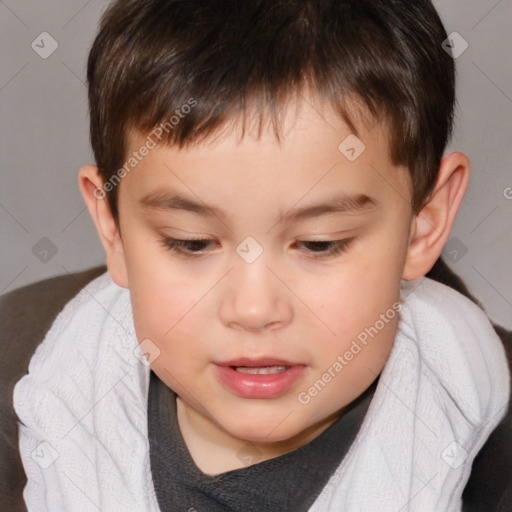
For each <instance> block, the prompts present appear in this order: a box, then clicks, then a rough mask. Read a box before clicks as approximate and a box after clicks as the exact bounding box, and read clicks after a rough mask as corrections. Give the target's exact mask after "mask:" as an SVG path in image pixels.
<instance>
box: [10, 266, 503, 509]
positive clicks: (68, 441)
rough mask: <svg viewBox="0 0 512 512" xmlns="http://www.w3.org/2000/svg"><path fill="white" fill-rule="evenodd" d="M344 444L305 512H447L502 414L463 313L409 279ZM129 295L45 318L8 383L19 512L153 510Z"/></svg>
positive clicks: (94, 293)
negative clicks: (386, 351) (15, 421)
mask: <svg viewBox="0 0 512 512" xmlns="http://www.w3.org/2000/svg"><path fill="white" fill-rule="evenodd" d="M408 285H409V286H406V287H404V289H403V290H402V298H403V299H404V303H403V307H402V311H401V313H400V315H401V316H400V322H399V326H398V330H397V334H396V338H395V342H394V345H393V349H392V351H391V354H390V356H389V358H388V361H387V362H386V365H385V367H384V369H383V371H382V373H381V375H380V378H379V383H378V386H377V389H376V391H375V395H374V398H373V400H372V402H371V404H370V407H369V409H368V413H367V414H366V416H365V419H364V421H363V424H362V426H361V429H360V430H359V432H358V434H357V436H356V439H355V441H354V442H353V444H352V446H351V447H350V449H349V451H348V453H347V455H346V456H345V458H344V459H343V461H342V463H341V464H340V466H339V467H338V468H337V470H336V471H335V473H334V474H333V475H332V477H331V478H330V479H329V482H328V483H327V485H326V486H325V488H324V489H323V491H322V493H321V494H320V496H319V497H318V499H317V500H316V501H315V503H314V504H313V506H312V507H311V509H310V511H312V512H342V511H343V512H347V511H349V512H358V511H359V512H374V511H375V510H379V511H382V512H388V511H389V512H391V511H392V512H397V511H399V510H400V511H401V512H406V511H413V512H440V511H449V512H451V511H460V507H461V494H462V491H463V489H464V486H465V484H466V482H467V480H468V478H469V474H470V471H471V464H472V461H473V459H474V457H475V455H476V453H477V452H478V450H479V449H480V448H481V446H482V445H483V443H484V442H485V440H486V439H487V438H488V436H489V434H490V433H491V432H492V430H493V429H494V428H495V427H496V425H497V424H498V423H499V421H500V420H501V418H502V417H503V416H504V415H505V412H506V408H507V405H508V401H509V394H510V387H509V386H510V385H509V370H508V366H507V362H506V358H505V352H504V349H503V346H502V344H501V341H500V340H499V338H498V337H497V335H496V334H495V332H494V330H493V329H492V326H491V325H490V322H489V320H488V319H487V317H486V316H485V314H484V313H483V311H481V310H480V309H479V308H478V307H477V306H475V305H474V304H473V303H472V302H471V301H470V300H468V299H466V298H465V297H464V296H462V295H461V294H459V293H458V292H456V291H454V290H452V289H450V288H448V287H446V286H444V285H442V284H439V283H436V282H434V281H431V280H430V279H421V280H418V281H415V282H413V283H408ZM141 360H144V358H143V357H142V355H141V352H140V350H139V349H138V344H137V340H136V337H135V333H134V326H133V318H132V311H131V304H130V295H129V291H128V290H126V289H123V288H120V287H118V286H117V285H116V284H115V283H113V281H112V280H111V278H110V277H109V275H108V273H106V274H104V275H102V276H100V277H98V278H97V279H95V280H94V281H92V282H91V283H89V284H88V285H87V286H86V287H85V288H84V289H83V290H82V291H81V292H80V293H79V294H78V295H77V296H76V297H75V298H74V299H73V300H72V301H71V302H69V303H68V304H67V305H66V307H65V308H64V309H63V311H62V312H61V313H60V314H59V316H58V317H57V318H56V320H55V322H54V323H53V325H52V327H51V329H50V331H49V332H48V334H47V335H46V337H45V339H44V341H43V342H42V344H41V345H40V346H39V347H38V348H37V350H36V352H35V353H34V356H33V357H32V359H31V362H30V366H29V374H28V375H26V376H25V377H23V378H22V379H21V380H20V381H18V383H17V384H16V387H15V390H14V407H15V410H16V413H17V414H18V417H19V419H20V441H19V446H20V453H21V457H22V461H23V465H24V468H25V472H26V474H27V478H28V481H27V485H26V487H25V490H24V498H25V501H26V504H27V506H28V508H29V511H30V512H43V511H44V512H60V511H80V512H88V511H97V510H102V511H104V512H118V511H119V512H129V511H133V512H142V511H144V512H153V511H155V512H156V511H158V504H157V500H156V496H155V492H154V488H153V482H152V478H151V471H150V463H149V443H148V432H147V397H148V388H149V375H150V369H149V366H147V365H146V364H143V363H142V362H141Z"/></svg>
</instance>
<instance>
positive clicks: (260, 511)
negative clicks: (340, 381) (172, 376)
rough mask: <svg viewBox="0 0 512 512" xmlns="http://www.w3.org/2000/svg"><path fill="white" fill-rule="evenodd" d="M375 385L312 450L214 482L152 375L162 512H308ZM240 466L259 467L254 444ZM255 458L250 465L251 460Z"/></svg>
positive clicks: (154, 469)
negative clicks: (196, 457)
mask: <svg viewBox="0 0 512 512" xmlns="http://www.w3.org/2000/svg"><path fill="white" fill-rule="evenodd" d="M377 381H378V377H377V379H376V380H375V381H374V382H373V383H372V385H371V386H370V387H369V388H368V389H367V390H366V391H365V392H364V393H363V394H362V395H361V396H360V397H359V398H357V399H356V400H355V401H354V402H352V403H351V404H350V405H349V406H348V407H347V410H346V411H345V413H344V414H343V415H342V416H341V417H340V418H338V419H337V420H336V421H335V422H334V423H333V424H332V425H331V426H330V427H329V428H328V429H326V430H325V431H324V432H322V433H321V434H320V435H319V436H318V437H316V438H315V439H313V440H312V441H311V442H309V443H308V444H306V445H304V446H302V447H300V448H298V449H296V450H294V451H292V452H289V453H286V454H284V455H280V456H278V457H275V458H273V459H269V460H266V461H262V462H259V463H255V464H253V465H250V466H248V467H246V468H242V469H236V470H232V471H227V472H225V473H221V474H219V475H215V476H211V475H206V474H205V473H203V472H202V471H201V470H200V469H199V468H198V467H197V466H196V464H195V463H194V461H193V459H192V457H191V456H190V453H189V451H188V449H187V447H186V445H185V442H184V440H183V437H182V435H181V432H180V430H179V425H178V420H177V416H176V394H175V393H174V392H173V391H172V390H171V389H169V388H168V387H167V386H166V385H165V384H164V383H163V382H162V381H161V380H160V379H159V378H158V377H157V376H156V374H155V373H154V372H151V378H150V385H149V397H148V435H149V444H150V460H151V473H152V477H153V485H154V488H155V492H156V496H157V499H158V504H159V506H160V510H161V511H162V512H178V511H179V512H225V511H236V512H284V511H293V512H300V511H307V510H308V509H309V508H310V507H311V505H312V504H313V503H314V501H315V499H316V498H317V497H318V495H319V494H320V492H321V491H322V489H323V487H324V486H325V484H326V483H327V481H328V480H329V478H330V476H331V475H332V474H333V472H334V471H335V470H336V468H337V467H338V466H339V464H340V462H341V461H342V459H343V457H344V456H345V454H346V452H347V451H348V449H349V447H350V445H351V444H352V442H353V441H354V439H355V437H356V435H357V432H358V431H359V428H360V426H361V423H362V421H363V419H364V416H365V414H366V411H367V409H368V406H369V405H370V401H371V399H372V397H373V393H374V391H375V387H376V385H377ZM239 456H240V458H241V460H242V461H251V460H252V461H253V462H254V461H257V458H258V452H257V451H256V450H255V449H254V448H253V447H252V446H251V444H250V443H247V445H246V446H245V447H244V448H242V449H241V451H240V452H239ZM251 458H252V459H251Z"/></svg>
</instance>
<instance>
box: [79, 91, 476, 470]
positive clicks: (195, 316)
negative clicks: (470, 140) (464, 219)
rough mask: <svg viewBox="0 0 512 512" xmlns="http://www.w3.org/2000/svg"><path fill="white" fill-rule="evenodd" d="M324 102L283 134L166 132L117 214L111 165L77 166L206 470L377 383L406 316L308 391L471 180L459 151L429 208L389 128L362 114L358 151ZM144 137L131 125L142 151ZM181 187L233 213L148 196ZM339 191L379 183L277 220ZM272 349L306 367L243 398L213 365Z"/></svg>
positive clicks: (295, 429) (300, 112)
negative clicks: (244, 251)
mask: <svg viewBox="0 0 512 512" xmlns="http://www.w3.org/2000/svg"><path fill="white" fill-rule="evenodd" d="M313 104H314V100H313V99H312V98H310V100H309V101H308V103H305V102H302V103H301V104H298V106H299V108H298V109H297V110H296V111H295V113H294V114H292V110H291V109H288V111H287V116H286V118H285V120H284V123H283V128H284V137H283V140H282V141H281V145H279V144H278V142H277V140H276V138H275V136H274V134H273V132H272V130H271V129H270V128H267V129H265V130H264V132H263V134H262V136H261V137H260V138H259V139H258V138H257V137H256V136H255V135H254V134H253V133H246V134H245V136H244V137H243V138H242V140H241V141H240V132H239V129H238V125H237V124H235V125H233V126H234V128H233V129H232V130H227V131H224V132H222V133H221V132H219V133H218V136H217V137H214V138H210V139H208V140H206V141H204V142H202V143H200V144H196V145H193V146H191V147H189V148H186V149H182V150H178V149H177V148H176V147H170V146H164V145H161V144H159V145H158V146H157V147H156V148H154V149H152V150H151V151H150V152H149V154H148V155H147V156H146V157H145V158H144V159H143V160H142V161H141V162H140V163H139V164H138V165H137V167H136V168H135V169H134V170H133V171H132V172H130V173H129V174H128V175H127V176H126V177H125V178H123V180H122V182H121V183H120V185H119V187H120V189H119V191H118V192H119V216H120V225H119V226H117V225H116V223H115V222H114V220H113V218H112V215H111V213H110V210H109V208H108V205H107V201H106V200H104V199H99V198H97V197H96V195H95V194H94V191H95V190H96V189H97V188H98V187H101V186H102V183H103V182H102V179H101V177H100V176H99V175H98V172H97V168H96V167H95V166H93V165H86V166H84V167H82V169H81V170H80V173H79V185H80V189H81V191H82V194H83V197H84V199H85V202H86V204H87V206H88V208H89V212H90V214H91V216H92V218H93V220H94V222H95V225H96V227H97V229H98V233H99V236H100V238H101V241H102V243H103V246H104V248H105V251H106V256H107V265H108V269H109V272H110V274H111V276H112V278H113V280H114V281H115V282H116V283H117V284H118V285H119V286H122V287H126V288H129V289H130V294H131V300H132V308H133V316H134V323H135V330H136V334H137V337H138V340H139V342H141V341H142V340H144V339H150V340H151V341H152V343H154V344H155V345H156V346H157V347H158V348H159V350H160V355H159V356H158V357H157V358H156V359H155V360H154V361H153V363H152V365H151V367H152V369H153V371H154V372H155V373H156V374H157V375H158V377H159V378H160V379H161V380H162V381H163V382H164V383H165V384H166V385H167V386H169V387H170V388H172V389H173V390H174V391H175V392H176V393H177V394H178V395H179V398H178V400H177V410H178V422H179V426H180V430H181V433H182V436H183V439H184V441H185V443H186V446H187V447H188V450H189V452H190V454H191V456H192V458H193V460H194V461H195V463H196V465H197V466H198V467H199V468H200V469H201V470H202V471H203V472H205V473H207V474H212V475H213V474H218V473H221V472H225V471H228V470H231V469H236V468H240V467H243V466H244V464H245V462H244V461H243V460H241V458H239V457H238V456H237V454H238V452H239V450H240V449H241V448H243V447H244V446H247V444H249V445H250V446H251V449H252V451H253V452H254V453H257V454H258V457H256V460H255V462H259V461H261V460H265V459H269V458H272V457H276V456H278V455H281V454H283V453H286V452H289V451H291V450H294V449H296V448H298V447H300V446H303V445H304V444H306V443H308V442H309V441H311V440H312V439H314V438H315V437H317V436H318V435H319V434H320V433H321V432H323V431H324V430H325V429H326V428H328V427H329V426H330V425H331V424H332V423H333V422H334V421H335V420H336V419H337V418H338V417H339V416H340V415H342V414H343V411H344V408H345V407H346V406H347V405H348V404H350V403H351V402H352V401H353V400H355V399H356V398H357V397H358V396H360V395H361V394H362V393H363V392H364V391H365V390H366V389H367V388H368V387H369V386H370V384H371V383H372V382H373V381H374V379H375V378H376V376H377V375H378V374H379V373H380V372H381V370H382V368H383V366H384V365H385V363H386V360H387V358H388V356H389V353H390V350H391V348H392V346H393V339H394V336H395V332H396V327H397V319H398V317H395V318H394V319H393V320H391V321H389V322H388V323H387V324H386V325H385V327H384V328H383V329H382V330H381V331H380V332H379V334H378V335H377V336H376V337H375V338H373V339H372V340H371V343H368V345H367V346H366V347H365V348H364V349H363V350H361V352H359V353H358V354H357V355H356V356H354V358H353V359H352V360H351V361H350V362H349V364H347V365H346V366H345V367H344V369H343V371H342V372H340V373H339V374H337V375H336V377H335V378H333V379H332V380H331V382H330V383H329V384H328V385H327V386H326V387H325V388H324V389H323V390H322V391H321V392H320V393H318V394H317V396H315V397H314V398H312V399H311V400H310V401H309V403H307V404H306V405H303V404H301V403H300V402H299V400H298V395H299V393H301V392H304V391H307V390H308V388H309V387H310V386H311V385H312V383H314V382H315V381H316V380H317V379H319V378H321V376H322V374H323V373H324V372H325V371H327V369H328V368H329V367H332V365H333V363H334V362H335V361H336V360H337V357H338V355H342V354H344V353H345V351H346V350H348V349H349V347H350V345H351V343H352V341H353V340H354V339H355V338H356V337H357V335H358V334H359V333H360V332H361V331H363V330H364V329H365V328H366V327H369V326H372V325H374V324H375V322H376V321H377V320H378V319H379V317H380V315H381V314H383V313H385V312H386V311H388V310H390V309H392V305H393V304H394V303H396V302H397V301H398V298H399V288H400V280H401V279H402V278H403V279H416V278H418V277H421V276H423V275H425V274H426V273H427V272H428V271H429V270H430V268H431V267H432V265H433V264H434V262H435V261H436V259H437V258H438V257H439V255H440V253H441V250H442V248H443V246H444V244H445V242H446V240H447V237H448V234H449V232H450V229H451V226H452V224H453V221H454V218H455V215H456V213H457V210H458V208H459V205H460V203H461V201H462V198H463V195H464V192H465V190H466V187H467V183H468V179H469V161H468V159H467V157H466V156H465V155H464V154H462V153H453V154H451V155H448V156H445V157H444V159H443V161H442V163H441V166H440V169H439V176H438V181H437V185H436V188H435V190H434V192H433V194H432V196H431V198H430V200H429V201H428V202H427V204H426V205H425V207H424V208H423V209H422V210H421V212H419V213H418V214H415V213H414V212H413V211H412V209H411V192H410V183H409V177H408V172H407V170H406V169H405V168H402V167H396V166H394V165H392V163H391V161H390V159H389V155H388V153H389V151H388V143H387V140H386V137H385V134H386V128H385V127H384V126H382V125H380V124H375V123H373V124H370V123H367V124H366V125H365V124H364V123H359V130H360V133H359V138H360V139H361V140H362V141H363V142H364V144H365V145H366V149H365V151H364V152H363V153H362V154H361V155H360V156H359V157H358V158H357V159H356V160H355V161H354V162H350V161H349V160H348V159H347V158H345V156H344V155H343V154H342V153H341V152H340V151H339V150H338V145H339V144H340V142H342V141H343V140H344V139H345V138H346V137H347V136H348V135H349V134H350V131H349V129H348V128H347V126H346V125H345V124H344V123H343V122H342V121H341V120H340V119H339V118H338V117H337V116H336V115H335V114H334V113H333V112H332V111H331V110H330V109H329V108H328V107H326V106H324V105H323V104H320V103H318V104H317V105H315V107H314V108H311V107H310V106H308V105H313ZM145 140H146V139H145V138H144V137H142V136H141V135H140V134H138V133H136V132H134V133H130V134H129V135H128V142H129V150H128V154H131V152H132V151H135V150H137V149H138V148H140V146H141V145H142V144H144V142H145ZM169 189H173V190H175V191H178V192H180V193H182V194H183V195H186V196H187V197H189V198H191V199H193V200H196V201H197V200H199V201H200V202H204V203H206V204H207V205H211V206H215V207H217V208H222V209H223V210H224V211H225V215H226V218H225V219H224V218H219V217H217V216H211V217H203V216H200V215H198V214H196V213H192V212H187V211H177V210H172V211H171V210H166V209H163V208H144V207H143V206H141V204H140V200H141V199H142V198H143V197H144V196H145V195H146V194H149V193H151V192H154V191H162V190H169ZM335 192H343V193H346V194H365V195H367V196H369V197H371V198H373V199H374V201H375V203H376V205H367V206H366V207H364V208H362V209H361V210H360V211H357V212H350V213H348V212H341V213H330V214H325V215H321V216H317V217H311V218H307V219H302V220H297V221H289V220H287V219H283V218H281V217H280V216H279V213H278V212H279V211H281V212H293V211H294V210H295V209H297V208H301V207H304V206H307V205H311V204H317V203H321V202H323V201H325V200H326V199H327V198H329V197H331V196H332V195H333V194H334V193H335ZM164 236H169V237H173V238H176V239H187V238H193V237H196V238H197V237H201V238H202V237H204V238H208V239H211V240H212V242H211V243H210V245H208V246H206V247H205V246H203V247H202V251H201V252H202V256H201V257H196V258H194V257H191V256H187V255H184V254H183V255H180V254H177V253H174V252H172V251H170V250H169V249H166V248H165V247H164V245H163V243H162V241H161V239H162V238H163V237H164ZM247 236H251V237H253V238H254V239H255V240H256V241H257V242H258V244H259V245H260V246H261V247H262V249H263V253H262V254H261V256H260V257H259V258H257V259H256V260H255V261H254V262H253V263H246V262H245V261H244V260H243V259H242V258H241V257H240V256H239V255H238V254H237V252H236V249H237V246H238V245H239V244H240V243H241V242H242V241H243V240H244V239H245V238H246V237H247ZM344 239H351V241H350V243H349V245H348V246H347V248H346V251H344V252H342V253H340V254H338V255H333V256H329V255H328V251H329V249H330V247H329V245H327V246H326V247H323V248H322V247H321V248H320V249H321V250H324V256H321V257H319V258H315V255H318V254H319V253H318V252H316V253H315V252H313V250H311V246H304V245H303V244H301V243H299V242H300V241H303V240H317V241H321V240H324V241H329V240H344ZM192 249H194V247H192ZM199 249H201V247H199ZM308 249H309V250H308ZM313 249H315V248H314V247H313ZM317 251H318V248H317ZM189 252H190V247H189ZM320 254H321V253H320ZM261 356H272V357H276V358H280V359H285V360H288V361H292V362H296V363H301V364H303V365H305V370H304V371H303V374H302V375H301V377H300V378H299V380H298V381H297V382H296V383H295V384H294V386H293V387H292V388H291V389H289V390H288V391H287V392H286V393H284V394H283V395H281V396H279V397H277V398H271V399H254V398H253V399H250V398H242V397H239V396H237V395H235V394H234V393H233V392H232V391H231V390H230V389H229V388H227V387H225V386H224V385H223V384H222V383H221V382H220V381H219V379H218V378H217V374H216V366H215V364H214V363H215V362H222V361H228V360H231V359H234V358H238V357H251V358H256V357H261Z"/></svg>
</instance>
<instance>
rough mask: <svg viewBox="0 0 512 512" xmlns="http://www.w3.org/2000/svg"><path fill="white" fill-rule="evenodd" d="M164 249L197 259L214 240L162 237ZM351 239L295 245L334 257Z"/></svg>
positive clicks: (317, 253) (301, 241) (309, 251)
mask: <svg viewBox="0 0 512 512" xmlns="http://www.w3.org/2000/svg"><path fill="white" fill-rule="evenodd" d="M160 242H161V243H162V244H163V246H164V248H165V249H167V250H170V251H172V252H175V253H177V254H180V255H183V256H190V257H198V256H203V255H204V254H206V253H204V252H201V251H203V250H204V249H205V248H206V247H207V246H208V245H209V244H210V243H213V242H214V240H211V239H209V238H190V239H189V240H179V239H176V238H171V237H164V238H162V239H161V240H160ZM351 242H352V239H351V238H349V239H346V240H300V241H298V242H297V244H301V245H303V246H304V247H309V248H307V249H306V252H307V253H309V254H310V255H311V256H312V257H313V258H325V257H334V256H337V255H338V254H341V253H343V252H345V251H346V250H347V249H348V247H349V245H350V243H351Z"/></svg>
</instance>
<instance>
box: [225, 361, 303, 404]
mask: <svg viewBox="0 0 512 512" xmlns="http://www.w3.org/2000/svg"><path fill="white" fill-rule="evenodd" d="M305 369H306V367H305V366H302V365H297V366H291V367H290V368H288V369H287V370H285V371H284V372H281V373H274V374H271V375H252V374H249V373H241V372H237V371H236V370H234V369H233V368H232V367H231V366H218V365H217V370H218V375H219V379H220V381H221V382H222V383H223V384H224V385H225V386H227V387H228V388H229V389H230V390H231V391H232V392H233V393H235V395H238V396H241V397H243V398H276V397H278V396H280V395H283V394H284V393H286V391H288V390H289V389H290V388H291V387H292V386H293V385H294V384H295V382H297V380H298V379H299V378H300V377H301V376H302V375H303V373H304V371H305Z"/></svg>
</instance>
